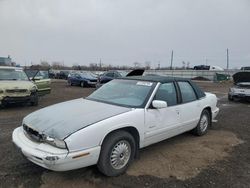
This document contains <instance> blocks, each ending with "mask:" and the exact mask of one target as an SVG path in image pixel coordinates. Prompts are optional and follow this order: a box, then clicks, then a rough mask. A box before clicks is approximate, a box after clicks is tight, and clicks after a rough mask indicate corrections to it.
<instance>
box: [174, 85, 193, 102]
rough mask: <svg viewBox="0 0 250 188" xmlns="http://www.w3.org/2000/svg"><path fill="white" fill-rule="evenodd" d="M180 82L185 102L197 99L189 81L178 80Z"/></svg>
mask: <svg viewBox="0 0 250 188" xmlns="http://www.w3.org/2000/svg"><path fill="white" fill-rule="evenodd" d="M178 84H179V87H180V90H181V97H182V102H183V103H186V102H191V101H194V100H196V99H197V97H196V94H195V92H194V89H193V87H192V86H191V85H190V84H189V83H188V82H178Z"/></svg>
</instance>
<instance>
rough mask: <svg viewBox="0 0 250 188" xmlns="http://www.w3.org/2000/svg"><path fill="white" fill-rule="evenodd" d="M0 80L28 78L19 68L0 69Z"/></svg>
mask: <svg viewBox="0 0 250 188" xmlns="http://www.w3.org/2000/svg"><path fill="white" fill-rule="evenodd" d="M0 80H25V81H27V80H29V79H28V77H27V75H26V74H25V73H24V72H23V70H21V69H0Z"/></svg>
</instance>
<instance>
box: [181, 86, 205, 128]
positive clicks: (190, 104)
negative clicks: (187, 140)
mask: <svg viewBox="0 0 250 188" xmlns="http://www.w3.org/2000/svg"><path fill="white" fill-rule="evenodd" d="M177 83H178V87H179V90H180V94H181V101H182V103H181V105H180V121H181V125H182V129H183V131H187V130H190V129H192V128H194V127H196V125H197V123H198V121H199V119H200V115H201V111H202V109H201V101H200V100H198V97H197V95H196V93H195V91H194V89H193V87H192V85H191V84H190V83H189V82H188V81H179V82H177Z"/></svg>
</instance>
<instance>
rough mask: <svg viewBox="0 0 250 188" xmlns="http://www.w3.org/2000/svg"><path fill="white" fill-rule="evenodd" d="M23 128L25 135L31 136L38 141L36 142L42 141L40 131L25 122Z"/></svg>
mask: <svg viewBox="0 0 250 188" xmlns="http://www.w3.org/2000/svg"><path fill="white" fill-rule="evenodd" d="M23 129H24V132H25V135H26V136H27V137H29V138H30V139H32V140H34V141H36V142H41V141H42V139H43V137H42V135H40V134H39V132H38V131H36V130H34V129H32V128H30V127H28V126H27V125H25V124H23Z"/></svg>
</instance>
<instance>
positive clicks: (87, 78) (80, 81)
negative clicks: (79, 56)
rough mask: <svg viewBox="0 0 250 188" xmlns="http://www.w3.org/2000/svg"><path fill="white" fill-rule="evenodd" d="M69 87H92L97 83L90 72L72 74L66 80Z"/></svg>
mask: <svg viewBox="0 0 250 188" xmlns="http://www.w3.org/2000/svg"><path fill="white" fill-rule="evenodd" d="M68 83H69V84H70V85H79V86H81V87H88V86H94V87H95V85H96V83H97V78H96V77H95V76H94V75H93V74H91V72H81V73H72V74H70V77H69V78H68Z"/></svg>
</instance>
